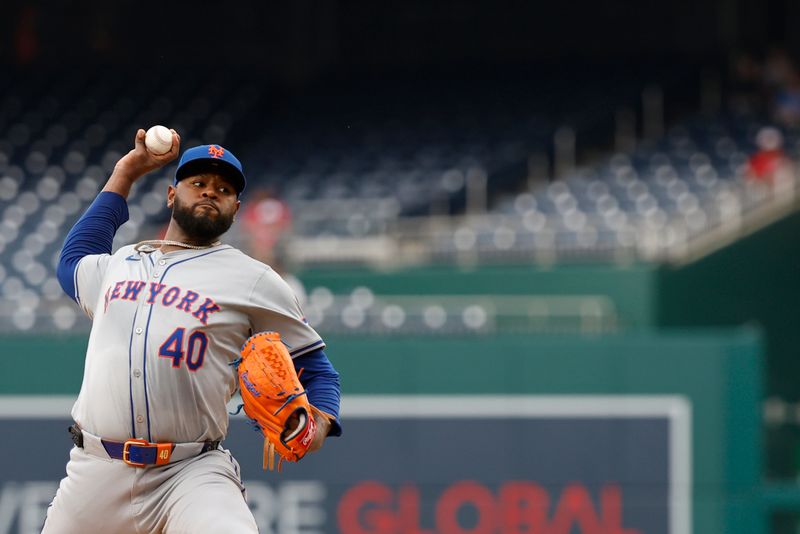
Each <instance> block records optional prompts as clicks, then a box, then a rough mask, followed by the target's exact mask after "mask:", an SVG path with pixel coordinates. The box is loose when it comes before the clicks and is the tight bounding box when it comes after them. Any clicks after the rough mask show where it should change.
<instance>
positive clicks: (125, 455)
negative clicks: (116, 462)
mask: <svg viewBox="0 0 800 534" xmlns="http://www.w3.org/2000/svg"><path fill="white" fill-rule="evenodd" d="M132 445H139V446H140V447H152V445H151V444H150V443H149V442H148V441H147V440H144V439H129V440H127V441H126V442H125V444H124V445H123V446H122V461H123V462H125V463H126V464H128V465H129V466H131V467H144V466H145V465H146V464H142V463H139V462H132V461H131V460H130V456H131V451H130V448H131V446H132Z"/></svg>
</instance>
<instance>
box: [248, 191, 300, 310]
mask: <svg viewBox="0 0 800 534" xmlns="http://www.w3.org/2000/svg"><path fill="white" fill-rule="evenodd" d="M242 206H243V207H242V214H241V217H240V221H241V227H242V231H243V233H244V243H243V246H244V247H245V248H246V249H247V251H248V253H249V254H250V255H251V256H252V257H254V258H255V259H257V260H259V261H262V262H264V263H266V264H267V265H269V266H270V267H272V268H273V269H274V270H275V272H277V273H278V274H279V275H281V277H282V278H283V279H284V280H285V281H286V283H287V284H289V286H290V287H291V288H292V289H293V290H294V293H295V295H296V296H297V300H298V301H299V302H300V305H301V306H302V305H304V304H305V301H306V290H305V288H304V287H303V283H302V282H301V281H300V279H298V278H297V277H296V276H295V275H293V274H292V273H291V272H289V270H288V269H287V268H286V264H285V262H284V261H283V258H282V256H283V254H281V253H280V252H279V249H280V247H281V246H282V245H285V240H286V238H287V236H288V234H289V231H290V230H291V226H292V212H291V210H290V209H289V206H288V205H287V204H286V203H285V202H284V201H282V200H280V199H279V198H277V197H276V196H275V194H274V193H273V192H272V191H270V190H269V189H259V190H257V191H256V192H255V193H253V195H252V196H250V198H248V199H247V200H246V201H245V202H243V203H242Z"/></svg>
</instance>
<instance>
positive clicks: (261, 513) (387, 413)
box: [0, 395, 691, 534]
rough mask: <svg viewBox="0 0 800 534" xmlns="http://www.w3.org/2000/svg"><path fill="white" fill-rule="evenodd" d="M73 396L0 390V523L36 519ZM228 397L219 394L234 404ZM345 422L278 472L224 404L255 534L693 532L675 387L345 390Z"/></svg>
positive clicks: (61, 461)
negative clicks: (632, 390)
mask: <svg viewBox="0 0 800 534" xmlns="http://www.w3.org/2000/svg"><path fill="white" fill-rule="evenodd" d="M73 400H74V399H69V398H62V397H0V420H2V422H3V428H4V430H5V435H6V439H3V440H0V534H11V533H14V534H30V533H34V532H39V531H40V530H41V525H42V521H43V518H44V514H45V513H46V509H47V505H48V504H49V503H50V501H51V500H52V498H53V495H55V491H56V489H57V487H58V481H59V480H60V479H61V478H62V477H63V476H64V474H65V465H66V462H67V458H68V453H69V449H70V447H71V441H70V438H69V435H68V433H67V426H68V425H69V424H70V423H71V420H70V418H69V409H70V406H71V403H72V401H73ZM234 406H235V405H234V404H232V410H231V411H233V407H234ZM342 421H343V426H344V435H343V436H342V437H339V438H331V439H329V440H328V441H327V443H326V445H325V447H324V448H323V450H322V451H320V452H318V453H314V454H311V455H309V456H308V457H306V458H305V459H303V460H302V461H301V462H300V463H296V464H295V463H284V465H283V471H282V472H268V471H267V472H265V471H263V470H262V469H261V460H262V440H261V436H260V434H257V433H255V432H254V431H253V430H252V428H251V427H250V426H249V425H248V423H247V421H246V420H245V419H244V418H242V417H239V416H237V417H232V418H231V429H230V434H229V437H228V439H227V440H226V441H225V443H224V446H225V447H226V448H228V449H230V450H231V451H232V452H233V454H234V456H235V457H236V459H237V460H238V461H239V463H240V464H241V467H242V475H243V478H244V481H245V485H246V487H247V497H248V503H249V504H250V507H251V509H252V510H253V513H254V515H255V517H256V520H257V522H258V524H259V528H260V532H261V533H262V534H269V533H274V534H323V533H326V534H327V533H341V534H523V533H530V534H690V533H691V526H690V525H691V435H690V432H691V431H690V429H691V410H690V406H689V404H688V402H687V401H686V400H685V399H684V398H682V397H678V396H651V395H647V396H631V395H625V396H619V395H616V396H569V395H563V396H562V395H559V396H535V395H524V396H416V395H409V396H394V397H389V396H351V397H345V398H344V399H343V402H342Z"/></svg>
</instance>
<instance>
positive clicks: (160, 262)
mask: <svg viewBox="0 0 800 534" xmlns="http://www.w3.org/2000/svg"><path fill="white" fill-rule="evenodd" d="M158 264H159V265H166V264H167V262H166V261H164V260H159V261H158Z"/></svg>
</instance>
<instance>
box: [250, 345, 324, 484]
mask: <svg viewBox="0 0 800 534" xmlns="http://www.w3.org/2000/svg"><path fill="white" fill-rule="evenodd" d="M301 372H302V369H301ZM238 374H239V389H240V391H241V394H242V401H243V402H244V411H245V413H246V414H247V416H248V417H250V418H251V419H252V420H253V421H254V423H255V424H256V425H257V426H258V428H260V430H261V432H262V433H263V434H264V464H263V467H264V469H267V467H269V469H270V470H272V469H274V468H275V455H276V454H277V455H278V456H279V457H280V458H279V460H278V470H279V471H280V468H281V464H282V462H283V460H288V461H290V462H297V461H298V460H300V459H301V458H302V457H303V456H305V454H306V452H308V448H309V446H310V445H311V443H312V442H313V441H314V436H315V435H316V433H317V424H316V422H315V420H314V414H313V410H314V408H313V407H312V406H311V404H309V402H308V398H307V397H306V391H305V390H304V389H303V386H302V385H301V384H300V379H299V378H298V376H299V375H298V374H297V373H296V372H295V370H294V364H293V363H292V357H291V356H290V355H289V351H288V350H286V346H285V345H284V344H283V342H281V337H280V335H279V334H278V333H277V332H261V333H259V334H255V335H253V336H251V337H250V338H249V339H248V340H247V341H245V343H244V345H243V346H242V350H241V361H240V362H239V364H238Z"/></svg>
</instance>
